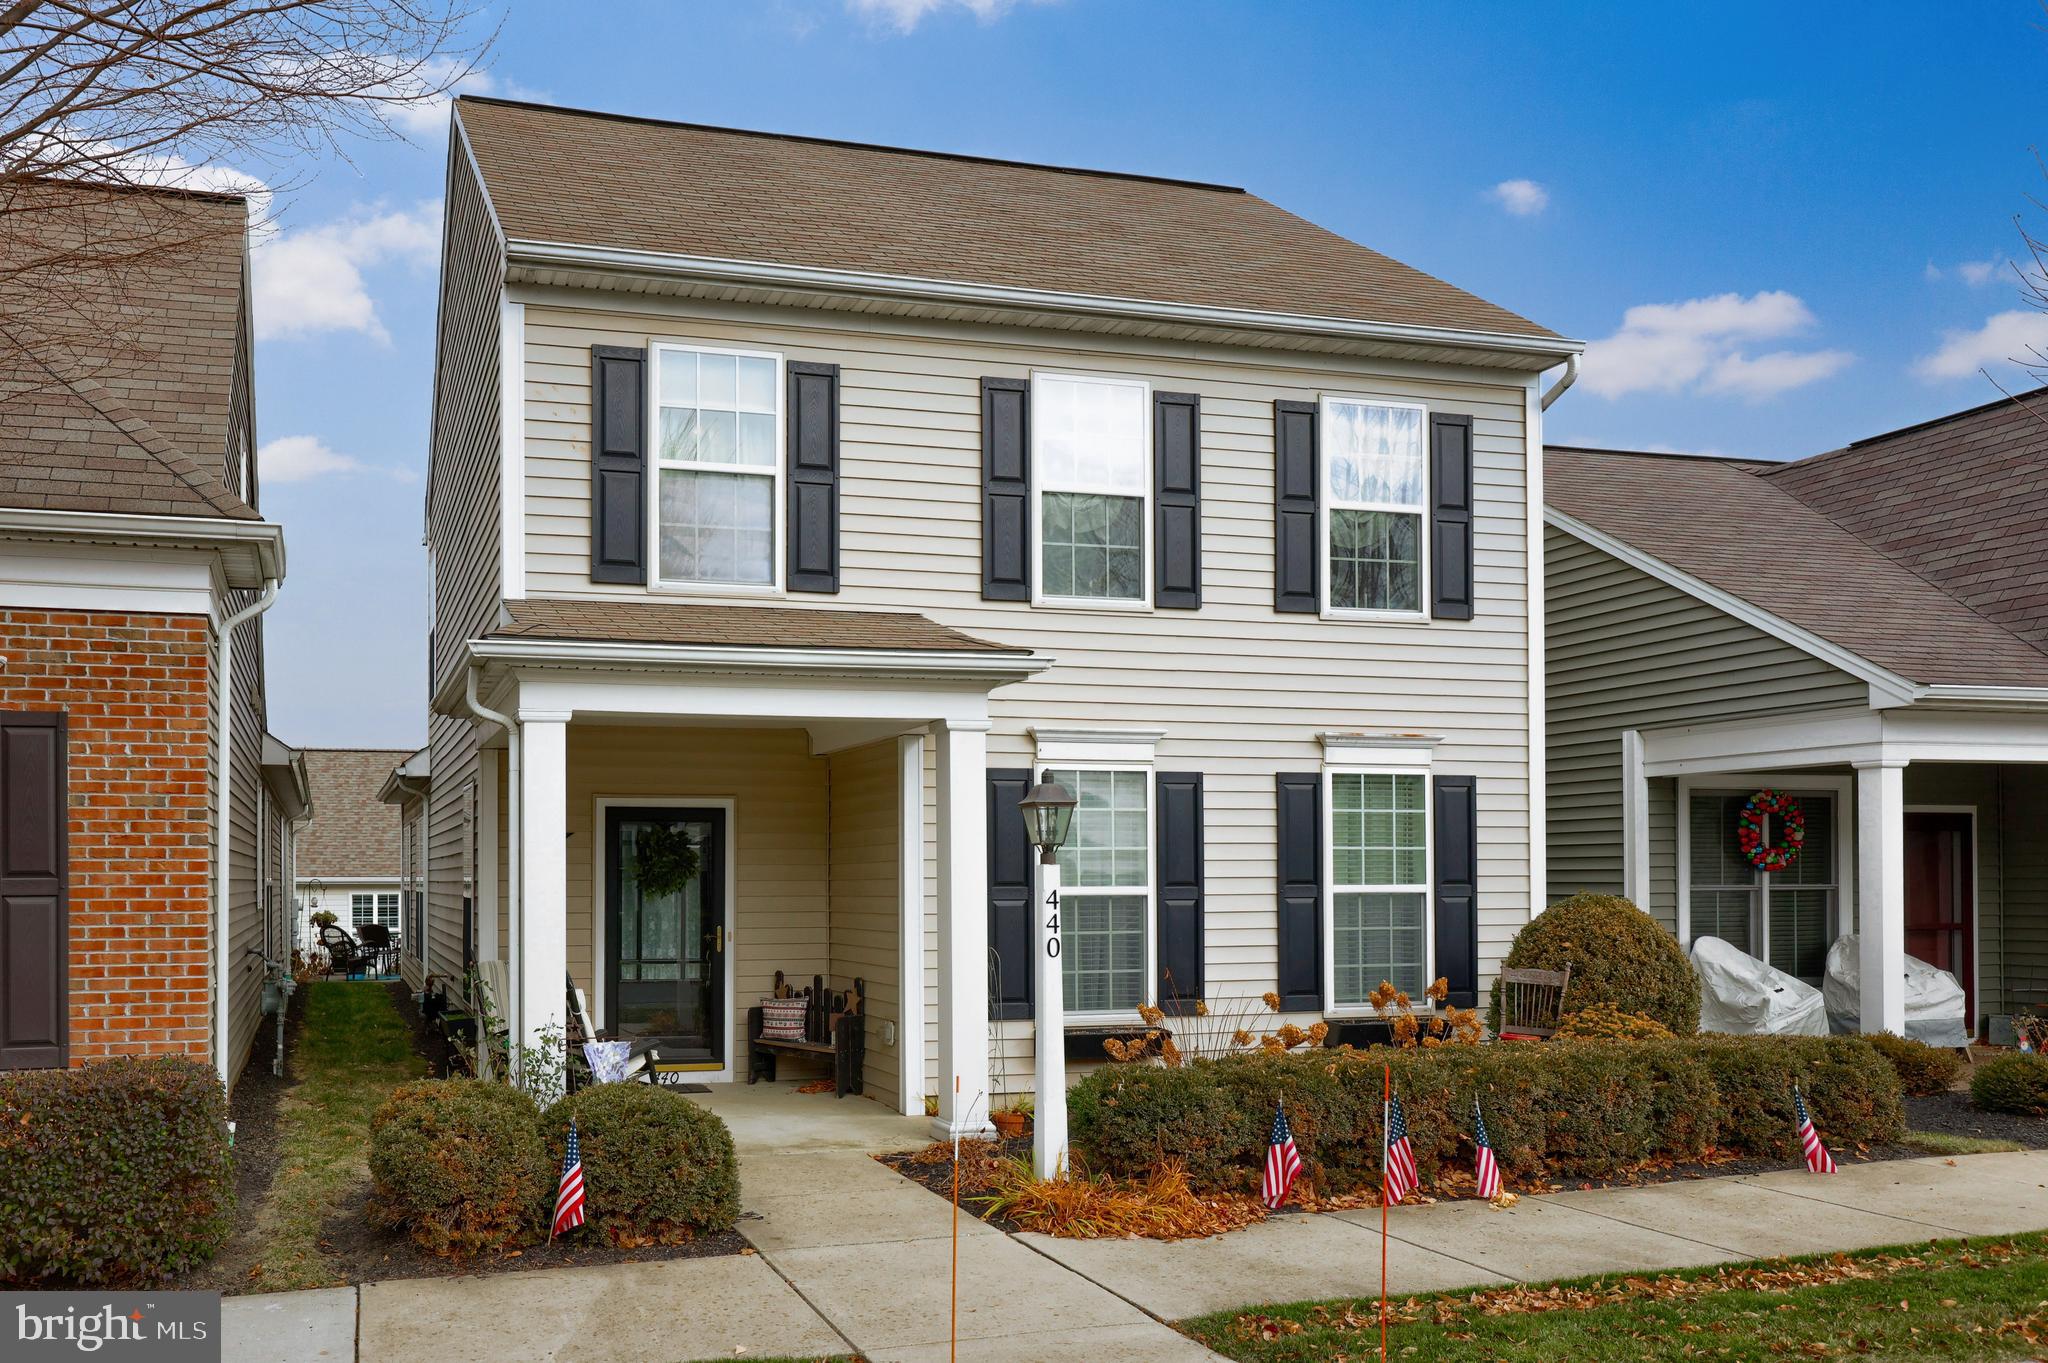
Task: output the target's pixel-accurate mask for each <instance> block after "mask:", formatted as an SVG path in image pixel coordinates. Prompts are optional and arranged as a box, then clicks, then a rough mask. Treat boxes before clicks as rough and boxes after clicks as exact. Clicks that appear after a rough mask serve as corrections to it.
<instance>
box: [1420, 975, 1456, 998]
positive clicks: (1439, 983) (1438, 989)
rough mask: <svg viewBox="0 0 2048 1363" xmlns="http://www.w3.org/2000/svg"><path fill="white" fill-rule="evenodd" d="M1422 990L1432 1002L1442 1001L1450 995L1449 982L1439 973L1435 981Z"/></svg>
mask: <svg viewBox="0 0 2048 1363" xmlns="http://www.w3.org/2000/svg"><path fill="white" fill-rule="evenodd" d="M1422 992H1423V994H1424V995H1425V996H1427V997H1428V998H1429V1000H1430V1001H1431V1002H1432V1003H1442V1002H1443V1001H1444V1000H1445V999H1447V998H1449V997H1450V996H1451V982H1450V981H1449V980H1448V979H1445V978H1444V977H1443V976H1442V975H1439V976H1437V977H1436V980H1435V982H1434V983H1433V984H1431V985H1430V986H1429V988H1427V989H1425V990H1423V991H1422Z"/></svg>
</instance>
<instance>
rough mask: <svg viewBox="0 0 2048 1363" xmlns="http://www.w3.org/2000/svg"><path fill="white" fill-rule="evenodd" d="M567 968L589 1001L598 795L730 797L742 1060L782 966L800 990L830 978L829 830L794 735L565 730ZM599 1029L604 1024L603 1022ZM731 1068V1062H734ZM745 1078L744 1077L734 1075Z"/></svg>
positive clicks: (817, 778)
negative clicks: (756, 1009) (759, 1006)
mask: <svg viewBox="0 0 2048 1363" xmlns="http://www.w3.org/2000/svg"><path fill="white" fill-rule="evenodd" d="M568 766H569V778H568V800H569V810H568V824H569V829H568V843H567V847H568V866H569V886H568V923H569V973H570V974H571V975H573V976H574V977H575V979H576V983H577V984H579V985H581V986H582V987H583V988H584V990H585V991H587V992H588V994H589V996H590V1000H591V1005H592V1007H596V1006H597V997H598V991H597V988H596V985H597V975H598V970H599V968H600V963H599V961H598V958H597V932H598V917H597V915H598V914H599V913H601V912H602V909H603V906H602V903H601V902H600V898H599V896H598V893H597V884H598V882H597V880H596V877H597V876H598V875H599V873H600V871H601V867H600V865H599V863H598V861H597V857H598V856H599V855H600V846H601V844H602V842H603V836H604V835H603V826H602V825H601V824H599V823H598V822H597V820H596V813H597V801H598V799H599V798H600V797H604V798H612V799H626V800H631V799H633V798H636V797H637V798H642V799H658V800H665V799H706V800H711V799H726V800H731V801H732V802H733V813H732V816H731V819H732V826H731V836H732V838H733V840H734V845H735V846H734V853H735V854H734V860H733V871H734V877H733V879H734V884H735V894H734V903H733V904H731V905H729V906H728V912H727V917H726V925H727V932H728V933H729V934H730V935H731V946H730V949H731V951H732V952H733V994H732V998H731V999H730V1000H729V1001H728V1002H729V1003H730V1005H731V1010H732V1014H733V1018H734V1024H733V1045H734V1050H735V1052H737V1053H739V1054H738V1055H736V1056H735V1059H736V1060H737V1059H740V1058H743V1054H744V1051H745V1048H746V1010H747V1009H748V1008H749V1007H751V1006H752V1005H753V1004H755V1003H757V1002H759V1001H760V999H761V996H762V995H764V994H766V993H768V992H769V990H770V988H771V987H772V986H773V984H774V982H775V972H776V971H777V970H781V971H784V972H785V973H786V974H787V975H788V976H789V978H790V980H791V982H792V983H794V984H796V985H799V986H801V985H806V984H809V983H810V981H811V977H812V976H813V975H828V976H829V975H833V974H834V971H833V967H832V948H831V930H832V924H831V921H830V914H829V912H828V904H829V900H830V894H831V885H830V880H831V873H830V867H829V864H828V863H829V857H828V853H827V847H828V843H829V840H830V837H831V832H830V828H829V824H828V819H827V815H826V809H827V799H828V780H829V773H828V770H827V766H826V760H825V759H824V758H822V757H813V756H811V750H810V740H809V738H808V737H807V736H806V734H805V733H804V731H803V730H802V729H747V730H735V729H671V728H653V727H643V726H630V727H628V726H621V727H605V726H600V725H586V724H572V725H570V726H569V758H568ZM597 1022H598V1026H599V1027H602V1026H603V1025H604V1023H603V1021H602V1020H601V1019H599V1020H597ZM735 1071H736V1073H737V1072H738V1066H737V1065H736V1066H735ZM742 1077H744V1076H742Z"/></svg>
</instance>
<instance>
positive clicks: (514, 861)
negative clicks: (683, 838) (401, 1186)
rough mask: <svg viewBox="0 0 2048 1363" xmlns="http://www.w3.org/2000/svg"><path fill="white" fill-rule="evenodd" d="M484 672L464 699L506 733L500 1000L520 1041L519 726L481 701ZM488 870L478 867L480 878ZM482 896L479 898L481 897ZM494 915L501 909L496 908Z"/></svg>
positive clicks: (482, 1044)
mask: <svg viewBox="0 0 2048 1363" xmlns="http://www.w3.org/2000/svg"><path fill="white" fill-rule="evenodd" d="M481 670H482V669H481V668H479V667H476V666H474V665H472V666H470V667H467V668H464V669H463V681H462V699H463V700H464V702H465V703H467V704H468V706H469V712H470V713H471V714H473V715H475V716H476V717H477V718H478V719H482V720H487V721H489V722H490V723H492V724H495V725H497V726H498V727H499V728H501V729H503V730H504V731H505V923H506V929H505V978H506V981H507V989H506V992H508V993H509V994H511V995H512V997H511V998H509V999H498V1000H496V1002H497V1005H498V1006H499V1007H500V1008H503V1009H505V1010H506V1013H507V1016H506V1018H505V1021H506V1023H507V1025H508V1026H509V1027H510V1028H511V1031H510V1032H509V1035H510V1036H512V1037H514V1038H518V1037H522V1036H524V1035H526V1034H525V1033H524V1032H522V1031H520V1030H519V1001H520V999H522V998H523V997H524V994H523V993H522V991H521V988H520V983H519V966H520V960H519V911H520V902H519V857H520V853H521V852H522V851H523V850H524V849H523V848H522V846H521V839H520V836H519V725H518V723H517V722H516V721H515V720H514V719H513V718H512V716H510V715H507V714H500V713H499V712H498V711H496V710H490V709H486V708H485V707H484V703H483V702H482V701H480V700H478V699H477V694H476V686H477V675H478V673H479V672H480V671H481ZM490 873H491V874H492V875H493V876H495V875H497V874H498V868H497V867H495V866H493V867H491V868H490ZM483 874H484V868H483V867H481V866H479V867H478V868H477V876H478V878H479V879H481V878H482V876H483ZM480 897H481V896H479V898H480ZM491 911H492V912H493V913H496V912H497V908H496V906H495V905H493V907H492V910H491ZM476 1053H477V1061H478V1064H480V1065H481V1064H484V1063H486V1062H485V1060H484V1057H485V1056H487V1055H488V1054H489V1053H490V1047H489V1046H488V1045H487V1044H486V1039H485V1037H484V1035H483V1024H482V1022H481V1021H479V1023H478V1025H477V1048H476Z"/></svg>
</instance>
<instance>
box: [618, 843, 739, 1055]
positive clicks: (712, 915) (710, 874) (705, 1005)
mask: <svg viewBox="0 0 2048 1363" xmlns="http://www.w3.org/2000/svg"><path fill="white" fill-rule="evenodd" d="M671 828H681V829H683V830H684V831H685V832H686V833H687V834H688V835H689V838H690V841H691V843H692V844H693V845H694V846H695V847H696V849H697V855H698V867H697V873H696V875H694V876H693V877H691V879H690V880H689V882H688V883H687V884H685V885H684V886H683V888H682V889H680V890H674V889H671V890H669V891H668V892H666V893H664V894H650V893H647V892H645V891H643V890H642V889H641V886H640V874H639V864H640V857H639V848H640V845H641V843H642V841H643V840H644V839H646V838H648V837H649V836H650V835H654V834H657V833H659V832H660V831H661V830H665V829H671ZM724 857H725V812H724V811H723V810H718V809H613V810H609V811H607V812H606V816H605V890H606V894H605V897H606V901H607V902H606V906H605V957H606V961H605V970H606V984H607V986H608V987H607V989H606V991H605V1027H606V1029H607V1030H608V1031H609V1032H611V1034H612V1035H613V1036H616V1037H619V1038H622V1039H628V1040H633V1039H639V1038H642V1037H647V1038H654V1039H658V1040H659V1041H661V1042H662V1043H663V1044H662V1045H661V1047H660V1050H661V1059H662V1062H663V1063H664V1064H670V1063H676V1064H684V1065H702V1066H704V1067H705V1068H707V1069H716V1068H718V1067H719V1065H720V1064H721V1063H722V1062H723V1060H724V1047H725V1028H724V1026H723V1017H724V1009H725V1005H724V986H725V867H724V864H723V862H724Z"/></svg>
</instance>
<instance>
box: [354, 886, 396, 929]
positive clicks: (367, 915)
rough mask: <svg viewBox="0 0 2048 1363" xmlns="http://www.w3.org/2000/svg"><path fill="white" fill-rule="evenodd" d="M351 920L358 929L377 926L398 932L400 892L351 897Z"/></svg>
mask: <svg viewBox="0 0 2048 1363" xmlns="http://www.w3.org/2000/svg"><path fill="white" fill-rule="evenodd" d="M349 919H350V921H352V922H353V923H354V924H355V925H356V926H357V927H359V928H360V927H364V926H367V925H369V924H372V923H374V924H377V925H378V926H380V927H386V928H390V929H391V930H392V931H393V932H396V931H398V891H396V890H383V891H371V892H368V893H357V894H352V895H350V896H349Z"/></svg>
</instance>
